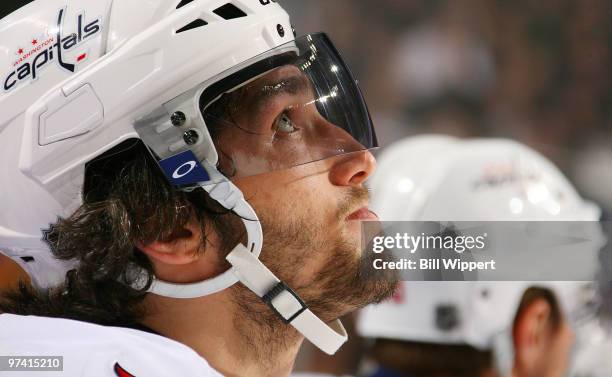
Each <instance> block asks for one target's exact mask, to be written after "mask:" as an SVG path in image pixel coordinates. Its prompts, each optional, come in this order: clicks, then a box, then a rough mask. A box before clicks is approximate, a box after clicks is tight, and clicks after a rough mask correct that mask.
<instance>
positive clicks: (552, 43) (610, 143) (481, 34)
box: [278, 0, 612, 375]
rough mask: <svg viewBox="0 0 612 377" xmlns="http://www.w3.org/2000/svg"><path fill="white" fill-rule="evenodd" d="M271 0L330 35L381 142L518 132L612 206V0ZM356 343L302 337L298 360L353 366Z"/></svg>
mask: <svg viewBox="0 0 612 377" xmlns="http://www.w3.org/2000/svg"><path fill="white" fill-rule="evenodd" d="M278 1H279V3H281V5H283V6H284V7H285V8H286V9H287V11H288V12H289V14H291V15H292V22H293V24H294V26H295V29H296V31H297V34H298V35H302V34H306V33H310V32H317V31H324V32H326V33H327V34H329V35H330V37H331V38H332V40H333V41H334V43H335V44H336V46H337V47H338V48H339V50H340V52H341V53H342V55H343V57H344V59H345V60H346V61H347V62H348V64H349V66H350V67H351V69H352V70H353V73H354V74H355V76H356V77H357V79H358V80H359V82H360V85H361V87H362V89H363V91H364V95H365V97H366V100H367V102H368V106H369V108H370V112H371V114H372V118H373V121H374V124H375V126H376V130H377V133H378V136H379V141H380V144H381V146H385V145H388V144H390V143H392V142H393V141H397V140H398V139H400V138H403V137H407V136H411V135H418V134H423V133H442V134H449V135H454V136H460V137H505V138H511V139H515V140H518V141H520V142H523V143H525V144H527V145H529V146H530V147H532V148H534V149H536V150H538V151H539V152H541V153H542V154H544V155H545V156H546V157H548V158H550V159H551V160H552V161H553V162H554V163H555V164H556V165H557V166H558V167H560V168H561V170H562V171H563V172H564V173H565V174H566V175H567V176H569V178H570V179H571V180H572V182H573V183H574V184H575V185H576V186H577V188H578V190H579V191H580V193H581V195H582V196H583V197H585V198H588V199H591V200H593V201H595V202H597V203H598V204H599V205H600V206H601V207H603V209H604V213H605V212H610V211H611V210H612V80H610V79H609V75H608V69H609V67H612V54H611V51H612V50H611V47H612V22H611V20H612V17H611V16H612V2H610V1H606V0H514V1H503V0H376V1H372V0H308V1H304V0H278ZM345 322H346V323H347V324H348V327H349V330H351V327H352V323H353V321H352V318H347V319H345ZM353 339H354V338H353ZM363 346H364V345H363V344H361V343H359V342H358V341H353V342H351V344H349V345H348V346H346V347H344V348H343V349H342V350H341V351H340V354H339V355H338V356H336V357H335V358H329V357H326V356H324V355H322V354H320V353H318V352H316V351H314V350H313V349H312V348H311V347H308V346H306V347H303V349H302V351H301V352H302V354H301V355H300V357H299V358H298V361H297V364H296V370H297V371H300V370H310V371H319V372H328V373H330V372H331V373H335V374H338V375H340V374H343V373H347V372H349V373H354V372H355V371H356V366H357V363H358V360H357V359H356V356H355V355H358V354H359V352H360V348H362V347H363Z"/></svg>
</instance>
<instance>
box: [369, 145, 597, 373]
mask: <svg viewBox="0 0 612 377" xmlns="http://www.w3.org/2000/svg"><path fill="white" fill-rule="evenodd" d="M371 187H372V190H373V193H374V196H373V198H372V209H373V210H374V211H375V212H376V213H377V214H378V215H379V217H380V218H381V220H382V221H558V220H567V221H598V220H599V217H600V210H599V208H598V207H597V206H595V205H594V204H592V203H589V202H586V201H585V200H583V199H582V198H581V197H580V196H579V195H578V194H577V192H576V190H575V189H574V188H573V186H572V185H571V184H570V183H569V182H568V180H567V179H566V178H565V177H564V176H563V175H562V173H561V172H560V171H559V170H558V169H557V168H556V167H555V166H554V165H553V164H552V163H551V162H550V161H548V160H547V159H545V158H544V157H542V156H541V155H540V154H538V153H536V152H535V151H533V150H531V149H530V148H527V147H526V146H524V145H522V144H519V143H517V142H514V141H510V140H502V139H473V140H460V139H456V138H452V137H447V136H433V135H432V136H429V135H426V136H419V137H414V138H409V139H406V140H403V141H400V142H398V143H396V144H394V145H391V146H390V147H389V148H387V149H386V150H385V151H384V153H382V154H381V155H380V156H379V158H378V170H377V173H375V175H374V177H373V178H372V180H371ZM597 253H598V250H585V256H584V257H585V258H593V260H594V261H595V258H596V257H597ZM531 286H535V287H542V288H549V289H551V290H552V291H553V292H554V293H555V295H556V297H557V299H558V301H559V304H560V307H561V310H562V311H563V312H564V314H565V315H566V316H568V317H573V316H574V315H576V313H577V312H578V311H579V310H580V309H581V308H580V306H581V304H582V303H584V302H585V301H586V300H587V299H588V298H589V297H590V296H589V295H590V294H591V292H592V290H591V289H590V288H589V287H588V286H586V285H585V283H584V282H547V281H538V282H525V281H522V282H509V281H495V282H486V281H473V282H444V281H411V282H403V283H402V284H401V285H400V286H399V290H398V294H397V297H395V299H394V300H388V301H385V302H383V303H381V304H379V305H370V306H369V307H367V308H365V309H364V310H363V311H362V312H361V313H360V316H359V319H358V323H357V330H358V332H359V333H360V335H362V336H364V337H369V338H387V339H398V340H406V341H413V342H425V343H436V344H467V345H471V346H473V347H475V348H477V349H491V350H493V351H494V355H495V362H496V365H497V368H498V370H499V371H500V373H502V375H504V376H505V375H507V373H508V371H509V370H510V368H511V366H512V362H513V356H514V353H513V347H512V343H511V339H512V338H511V331H512V322H513V319H514V317H515V315H516V311H517V309H518V306H519V303H520V300H521V298H522V296H523V294H524V292H525V290H526V289H527V288H529V287H531Z"/></svg>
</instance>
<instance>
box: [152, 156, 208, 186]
mask: <svg viewBox="0 0 612 377" xmlns="http://www.w3.org/2000/svg"><path fill="white" fill-rule="evenodd" d="M159 166H160V167H161V168H162V170H163V171H164V174H165V175H166V177H167V178H168V181H169V182H170V184H172V185H174V186H186V185H191V184H194V183H199V182H207V181H210V176H209V175H208V173H207V172H206V170H205V169H204V167H203V166H202V164H200V163H199V162H198V158H197V157H196V156H195V154H193V152H192V151H185V152H183V153H179V154H177V155H174V156H172V157H169V158H166V159H164V160H161V161H160V162H159Z"/></svg>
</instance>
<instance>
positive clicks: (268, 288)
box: [227, 244, 348, 355]
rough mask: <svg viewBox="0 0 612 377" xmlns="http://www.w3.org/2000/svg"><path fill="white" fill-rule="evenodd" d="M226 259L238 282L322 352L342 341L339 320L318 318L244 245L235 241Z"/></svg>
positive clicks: (331, 350)
mask: <svg viewBox="0 0 612 377" xmlns="http://www.w3.org/2000/svg"><path fill="white" fill-rule="evenodd" d="M227 260H228V261H229V262H230V263H231V264H232V266H233V271H234V273H235V274H236V276H237V277H238V280H240V282H241V283H242V284H244V285H245V286H246V287H247V288H248V289H250V290H251V291H253V292H254V293H255V294H256V295H257V296H259V297H260V298H261V299H262V300H263V301H264V302H265V303H266V304H268V306H269V307H270V308H271V309H272V310H273V311H274V312H276V314H277V315H278V316H279V317H280V318H281V319H282V320H283V321H284V322H285V323H287V324H291V325H292V326H293V327H295V328H296V330H298V331H299V332H300V333H301V334H302V335H304V337H305V338H306V339H308V340H309V341H310V342H312V344H314V345H315V346H317V347H318V348H319V349H321V350H322V351H323V352H325V353H327V354H328V355H333V354H334V353H336V351H337V350H338V348H340V346H342V344H344V342H346V340H347V339H348V336H347V334H346V330H344V326H342V323H341V322H340V320H335V321H333V322H332V323H331V326H329V325H327V324H326V323H325V322H323V321H322V320H321V319H319V317H317V316H316V315H315V314H314V313H313V312H311V311H310V309H308V306H307V305H306V304H305V303H304V302H303V301H302V299H300V297H299V296H298V295H297V294H296V293H295V292H293V291H292V290H291V288H289V287H287V286H286V285H285V283H283V282H282V281H280V280H279V279H278V278H277V277H276V276H274V274H273V273H272V272H271V271H270V270H269V269H268V268H267V267H266V266H264V264H263V263H261V261H260V260H259V259H257V257H256V256H255V255H253V254H252V253H250V252H249V251H248V250H247V249H246V248H245V247H244V245H242V244H238V245H236V247H235V248H234V250H233V251H232V252H231V253H229V255H228V256H227Z"/></svg>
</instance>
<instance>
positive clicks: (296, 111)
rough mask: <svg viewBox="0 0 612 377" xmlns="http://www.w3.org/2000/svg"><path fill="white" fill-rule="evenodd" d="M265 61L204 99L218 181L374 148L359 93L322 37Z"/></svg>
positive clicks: (304, 40) (296, 44) (282, 49)
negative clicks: (217, 164)
mask: <svg viewBox="0 0 612 377" xmlns="http://www.w3.org/2000/svg"><path fill="white" fill-rule="evenodd" d="M275 51H276V52H278V53H275ZM267 56H268V57H267V58H264V59H261V58H258V59H255V60H256V61H255V62H253V63H252V64H250V65H247V67H246V68H244V69H242V70H241V71H239V72H237V73H234V74H233V75H230V76H228V77H226V78H224V79H223V80H221V81H219V82H218V83H217V84H215V85H214V86H211V87H210V88H208V89H207V90H206V91H204V93H203V94H202V97H201V100H200V107H201V110H202V114H203V116H204V120H205V122H206V125H207V127H208V130H209V132H210V134H211V137H212V139H213V142H214V144H215V147H216V149H217V152H218V154H219V170H220V171H221V172H222V173H224V174H225V175H226V176H228V177H244V176H250V175H255V174H261V173H266V172H270V171H274V170H281V169H287V168H291V167H294V166H298V165H302V164H307V163H310V162H314V161H320V160H322V159H326V158H329V157H333V156H338V155H341V154H347V153H353V152H358V151H363V150H367V149H371V148H374V147H377V146H378V145H377V141H376V136H375V133H374V129H373V127H372V122H371V120H370V115H369V113H368V110H367V107H366V104H365V101H364V99H363V96H362V94H361V91H360V90H359V87H358V85H357V83H356V81H355V79H354V78H353V76H352V75H351V73H350V71H349V70H348V68H347V67H346V65H345V64H344V62H343V61H342V59H341V57H340V56H339V54H338V52H337V51H336V49H335V48H334V47H333V45H332V43H331V42H330V41H329V39H328V38H327V36H326V35H324V34H315V35H307V36H304V37H301V38H298V39H296V40H295V41H294V42H291V43H288V44H286V45H283V46H279V47H277V48H276V49H274V50H272V51H271V52H270V53H268V54H267Z"/></svg>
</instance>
